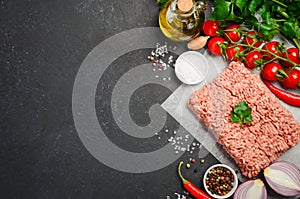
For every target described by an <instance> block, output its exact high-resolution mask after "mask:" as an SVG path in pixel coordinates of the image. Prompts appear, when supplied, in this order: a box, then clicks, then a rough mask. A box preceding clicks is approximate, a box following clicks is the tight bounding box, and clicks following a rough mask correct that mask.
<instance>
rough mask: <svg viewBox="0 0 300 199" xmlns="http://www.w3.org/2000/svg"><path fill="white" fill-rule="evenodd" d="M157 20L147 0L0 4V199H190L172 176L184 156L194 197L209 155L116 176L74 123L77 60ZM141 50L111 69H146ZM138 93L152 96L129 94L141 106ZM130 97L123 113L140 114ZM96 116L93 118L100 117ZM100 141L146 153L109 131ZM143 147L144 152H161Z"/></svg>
mask: <svg viewBox="0 0 300 199" xmlns="http://www.w3.org/2000/svg"><path fill="white" fill-rule="evenodd" d="M158 13H159V6H158V5H157V4H156V2H155V0H138V1H137V0H135V1H134V0H123V1H118V0H110V1H109V0H64V1H58V0H51V1H46V0H39V1H37V0H23V1H14V0H1V1H0V19H1V23H0V39H1V45H0V55H1V56H0V70H1V71H0V94H1V95H0V99H1V105H0V109H1V112H0V113H1V114H0V118H1V120H0V121H1V125H0V198H4V199H6V198H7V199H19V198H22V199H27V198H28V199H35V198H43V199H47V198H85V199H90V198H113V199H114V198H122V199H123V198H124V199H127V198H128V199H135V198H143V199H144V198H145V199H148V198H149V199H157V198H171V199H172V198H182V197H178V196H177V195H176V194H175V193H179V194H181V196H182V195H185V196H186V197H187V198H190V197H189V196H187V193H186V192H184V190H183V188H182V185H181V182H180V180H179V178H178V176H177V173H176V169H177V165H178V163H179V161H180V160H185V161H189V159H190V158H195V159H196V163H194V164H192V168H191V169H189V170H187V169H183V172H184V175H185V176H186V177H187V178H188V179H190V180H191V181H192V182H194V183H195V184H196V185H197V186H199V187H201V188H202V189H203V186H202V184H201V177H202V176H203V173H204V170H205V169H206V168H207V167H209V166H210V165H212V164H214V163H217V162H218V161H217V160H216V159H215V158H214V157H212V156H211V155H210V154H208V155H207V156H206V157H204V159H205V163H204V164H201V163H200V162H199V157H198V156H197V154H198V153H197V151H195V152H194V153H193V154H190V153H185V154H184V155H183V156H182V157H180V158H179V159H178V160H177V161H176V162H174V163H172V164H171V165H169V166H168V167H166V168H163V169H160V170H157V171H153V172H150V173H140V174H132V173H126V172H121V171H117V170H114V169H111V168H109V167H107V166H105V165H104V164H102V163H101V162H99V161H98V160H96V159H95V158H94V157H93V156H92V155H91V154H90V153H89V152H88V151H87V150H86V148H85V147H84V146H83V144H82V143H81V141H80V139H79V136H78V134H77V131H76V128H75V125H74V121H73V116H72V89H73V84H74V80H75V77H76V74H77V71H78V69H79V67H80V65H81V63H82V61H83V60H84V59H85V57H86V56H87V55H88V53H89V52H90V51H91V50H92V49H93V48H94V47H95V46H97V45H98V44H99V43H101V42H102V41H104V40H105V39H107V38H109V37H111V36H113V35H115V34H117V33H120V32H122V31H125V30H129V29H133V28H140V27H158ZM148 50H149V49H147V50H140V51H134V52H132V53H128V54H126V55H124V56H122V57H121V58H120V59H122V60H119V61H116V62H114V63H113V64H122V63H124V64H126V63H128V64H129V65H132V67H134V66H135V61H138V62H139V64H141V62H145V60H144V59H145V57H146V56H147V53H149V51H148ZM143 60H144V61H143ZM110 68H112V69H113V68H117V67H114V66H111V67H110ZM109 75H111V76H113V77H114V78H116V77H121V76H122V71H121V70H115V71H114V70H110V73H109V74H108V77H107V79H106V80H107V84H108V85H109V84H110V80H111V79H112V78H109ZM106 80H105V79H102V83H103V82H104V83H105V81H106ZM108 87H109V86H108ZM145 89H150V90H151V89H155V91H156V92H158V93H159V94H158V95H156V96H155V97H157V98H159V99H158V100H159V101H160V102H162V101H164V100H165V99H166V98H167V97H168V96H169V95H170V94H171V91H169V90H166V89H164V88H161V87H157V86H156V87H155V86H154V87H151V86H148V87H145ZM102 94H103V93H102ZM147 94H148V95H151V92H143V90H142V89H140V90H139V91H138V92H137V93H136V95H137V96H138V95H142V96H143V97H144V98H143V99H145V95H147ZM96 97H97V96H96ZM151 97H153V95H151V96H149V100H148V101H146V102H145V103H146V104H147V103H148V105H149V103H151V99H152V98H151ZM138 99H139V97H136V96H135V97H133V99H132V103H131V107H130V110H131V113H132V115H134V114H136V113H138V112H139V111H141V112H145V110H144V109H143V107H141V106H134V105H135V104H139V103H135V101H134V100H138ZM146 99H147V98H146ZM109 100H110V99H109V96H107V101H105V98H104V102H101V103H108V104H109V103H110V101H109ZM101 103H100V102H98V104H96V108H97V107H99V106H100V107H101ZM142 115H143V117H142V118H139V117H137V118H134V117H133V119H134V120H135V121H136V123H137V124H139V125H143V124H146V123H147V122H149V121H148V120H149V117H148V116H147V114H142ZM97 116H98V119H99V120H101V114H99V113H98V114H97ZM105 119H108V120H109V118H105ZM168 122H169V125H172V126H171V128H175V129H176V128H178V126H179V124H178V123H177V122H176V121H175V120H174V119H172V118H171V117H170V116H169V117H168ZM113 124H114V123H113V121H112V125H113ZM108 125H110V124H108ZM108 129H109V127H108ZM125 137H126V136H125ZM109 138H110V139H111V140H112V141H113V142H114V143H115V144H118V145H120V147H122V148H124V149H128V150H132V151H137V152H143V151H147V150H148V148H147V143H146V142H142V144H141V143H140V144H137V147H136V148H135V149H132V146H131V145H126V142H123V141H122V139H124V136H122V135H120V134H118V133H116V132H112V133H111V134H110V137H109ZM150 140H151V146H152V147H154V148H159V147H163V145H162V143H161V142H156V141H155V140H153V138H152V139H150ZM155 143H156V144H155ZM143 146H145V148H142V147H143ZM120 164H122V162H120Z"/></svg>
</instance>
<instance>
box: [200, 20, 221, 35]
mask: <svg viewBox="0 0 300 199" xmlns="http://www.w3.org/2000/svg"><path fill="white" fill-rule="evenodd" d="M219 28H220V23H219V22H218V21H214V20H207V21H205V22H204V23H203V32H204V34H206V35H207V36H211V37H215V36H217V30H219Z"/></svg>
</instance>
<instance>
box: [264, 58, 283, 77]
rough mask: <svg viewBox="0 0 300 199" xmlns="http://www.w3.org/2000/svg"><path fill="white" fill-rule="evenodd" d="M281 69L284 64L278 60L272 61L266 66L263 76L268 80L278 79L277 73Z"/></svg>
mask: <svg viewBox="0 0 300 199" xmlns="http://www.w3.org/2000/svg"><path fill="white" fill-rule="evenodd" d="M279 70H282V66H281V65H280V64H278V63H276V62H271V63H268V64H266V65H265V66H264V68H263V70H262V72H261V76H262V77H263V78H264V79H266V80H268V81H276V80H277V76H276V74H277V73H278V71H279Z"/></svg>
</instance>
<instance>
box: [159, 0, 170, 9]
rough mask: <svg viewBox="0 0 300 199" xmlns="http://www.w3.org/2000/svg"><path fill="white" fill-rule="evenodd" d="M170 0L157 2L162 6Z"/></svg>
mask: <svg viewBox="0 0 300 199" xmlns="http://www.w3.org/2000/svg"><path fill="white" fill-rule="evenodd" d="M168 1H169V0H156V2H157V3H158V4H159V5H160V7H163V6H164V5H165V4H166V3H167V2H168Z"/></svg>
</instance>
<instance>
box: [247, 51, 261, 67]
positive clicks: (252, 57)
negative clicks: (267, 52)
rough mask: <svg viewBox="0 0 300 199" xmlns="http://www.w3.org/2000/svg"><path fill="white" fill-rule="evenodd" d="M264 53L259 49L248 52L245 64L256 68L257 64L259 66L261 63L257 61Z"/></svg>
mask: <svg viewBox="0 0 300 199" xmlns="http://www.w3.org/2000/svg"><path fill="white" fill-rule="evenodd" d="M261 56H262V54H261V53H260V52H258V51H252V52H250V53H248V54H247V55H246V57H245V61H244V63H245V66H246V67H247V68H251V69H252V68H256V67H257V66H259V64H257V63H256V62H255V61H257V60H259V59H260V58H261Z"/></svg>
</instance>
